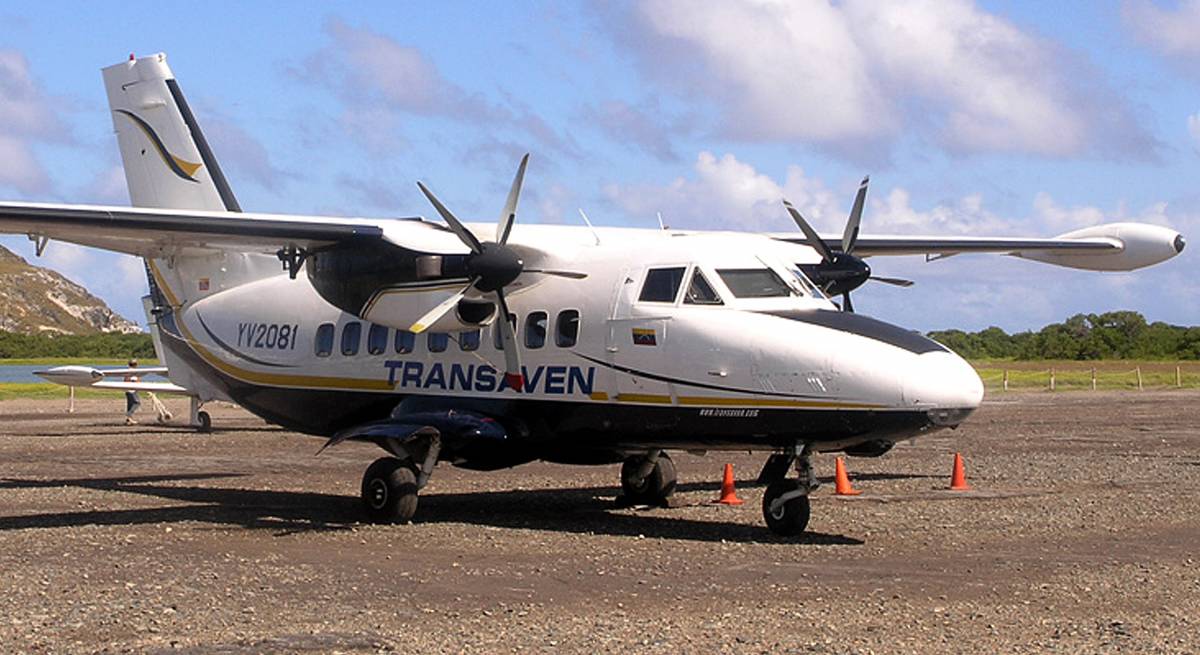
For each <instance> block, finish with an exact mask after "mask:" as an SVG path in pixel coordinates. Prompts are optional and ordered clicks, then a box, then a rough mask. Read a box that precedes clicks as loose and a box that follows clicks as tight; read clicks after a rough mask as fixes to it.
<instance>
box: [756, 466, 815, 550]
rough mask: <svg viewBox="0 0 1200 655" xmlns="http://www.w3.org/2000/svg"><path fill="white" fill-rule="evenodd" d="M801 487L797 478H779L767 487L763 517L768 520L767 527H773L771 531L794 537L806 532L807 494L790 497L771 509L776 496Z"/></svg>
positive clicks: (764, 496) (764, 495) (778, 496)
mask: <svg viewBox="0 0 1200 655" xmlns="http://www.w3.org/2000/svg"><path fill="white" fill-rule="evenodd" d="M799 488H800V482H799V481H797V480H777V481H775V482H772V483H771V486H769V487H767V492H766V493H765V494H763V518H764V519H766V520H767V527H768V528H770V529H771V532H774V533H775V534H777V535H780V536H784V537H793V536H795V535H798V534H800V533H801V532H804V528H807V527H808V516H809V503H808V496H807V495H802V496H795V497H793V498H789V499H788V500H786V501H784V502H783V503H781V504H780V505H779V507H776V508H775V509H774V511H772V509H771V505H772V504H773V503H774V502H775V499H776V498H780V497H782V496H783V495H784V494H787V493H789V492H792V491H796V490H797V489H799Z"/></svg>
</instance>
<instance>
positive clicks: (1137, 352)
mask: <svg viewBox="0 0 1200 655" xmlns="http://www.w3.org/2000/svg"><path fill="white" fill-rule="evenodd" d="M929 337H930V338H932V339H934V340H936V341H938V342H939V343H942V344H944V345H945V346H946V347H948V348H950V349H951V350H953V351H955V352H957V353H958V354H960V355H962V356H963V357H966V358H967V359H972V360H974V359H1016V360H1043V359H1059V360H1074V361H1080V360H1108V359H1144V360H1196V359H1200V327H1183V326H1178V325H1168V324H1166V323H1162V322H1154V323H1149V324H1147V323H1146V319H1145V318H1144V317H1143V316H1142V315H1141V314H1139V313H1137V312H1130V311H1120V312H1108V313H1106V314H1076V315H1075V316H1072V317H1071V318H1069V319H1067V320H1066V321H1065V322H1063V323H1054V324H1052V325H1047V326H1046V327H1044V328H1042V329H1041V330H1039V331H1038V332H1019V333H1017V334H1008V333H1006V332H1005V331H1004V330H1001V329H1000V328H998V327H990V328H988V329H986V330H982V331H980V332H963V331H962V330H940V331H935V332H930V333H929ZM1172 371H1173V369H1172ZM1172 374H1173V372H1172ZM1088 385H1089V387H1090V385H1091V381H1090V378H1089V381H1088Z"/></svg>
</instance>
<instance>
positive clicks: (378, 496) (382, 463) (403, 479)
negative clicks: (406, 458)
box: [362, 457, 417, 523]
mask: <svg viewBox="0 0 1200 655" xmlns="http://www.w3.org/2000/svg"><path fill="white" fill-rule="evenodd" d="M362 503H363V509H364V510H365V511H366V513H367V520H368V521H370V522H372V523H405V522H407V521H410V520H412V517H413V515H414V514H416V513H417V476H416V474H415V473H413V471H412V469H410V468H408V467H407V466H405V465H404V462H401V461H400V460H398V459H396V458H395V457H381V458H379V459H377V460H375V462H374V463H373V464H371V465H370V466H368V467H367V472H366V473H364V474H363V479H362Z"/></svg>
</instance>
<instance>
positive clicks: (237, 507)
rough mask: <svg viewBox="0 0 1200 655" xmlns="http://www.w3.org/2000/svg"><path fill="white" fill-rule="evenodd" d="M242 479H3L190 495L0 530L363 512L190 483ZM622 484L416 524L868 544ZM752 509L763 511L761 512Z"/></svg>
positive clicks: (54, 515) (4, 519)
mask: <svg viewBox="0 0 1200 655" xmlns="http://www.w3.org/2000/svg"><path fill="white" fill-rule="evenodd" d="M241 477H245V476H244V474H239V473H226V472H213V473H191V474H179V475H152V476H132V477H119V478H76V479H61V480H32V479H13V478H7V479H0V492H2V491H3V490H5V489H34V488H61V487H66V488H72V487H74V488H79V489H89V490H97V491H115V492H121V493H134V494H142V495H146V496H152V497H155V498H161V499H165V500H171V501H177V502H180V503H187V504H183V505H177V506H172V507H154V508H138V509H116V510H106V509H92V510H80V511H70V512H48V513H42V514H33V515H25V516H0V531H8V530H22V529H29V528H58V527H77V526H88V525H93V526H94V525H139V524H148V523H183V522H193V521H194V522H202V523H212V524H218V525H234V526H242V527H245V528H249V529H266V530H272V531H275V532H276V533H277V534H280V535H283V534H293V533H298V532H310V531H329V530H347V529H349V528H350V527H352V526H353V525H355V524H356V523H357V522H358V520H359V519H360V518H361V510H360V508H359V500H358V498H357V497H353V496H341V495H334V494H325V493H313V492H296V491H274V490H263V489H241V488H236V487H229V486H201V485H196V484H188V483H196V482H213V481H228V480H231V479H236V478H241ZM715 488H716V486H715V485H711V484H707V483H698V484H682V485H679V490H680V491H702V490H709V489H715ZM619 492H620V490H619V489H618V488H617V487H583V488H555V489H517V490H509V491H478V492H471V493H446V494H428V495H423V496H421V500H420V510H419V511H418V514H417V516H418V522H420V523H468V524H474V525H484V526H491V527H501V528H512V529H523V530H550V531H555V532H569V533H576V534H602V535H615V536H644V537H649V538H659V539H680V540H689V541H708V542H719V541H726V542H737V543H790V544H796V543H800V544H824V545H861V544H862V543H864V542H863V541H862V540H860V539H856V538H853V537H848V536H845V535H836V534H823V533H816V532H806V533H805V534H803V535H801V536H800V537H797V538H792V539H784V538H780V537H777V536H775V535H773V534H771V533H770V532H769V531H767V529H766V528H765V527H763V526H761V525H744V524H739V523H730V522H725V521H720V520H713V521H708V520H699V519H690V518H679V517H677V516H671V513H672V512H673V511H675V510H671V509H663V508H641V509H624V510H618V509H617V507H616V503H615V501H614V498H615V497H616V496H617V495H618V493H619ZM719 511H721V510H720V509H719V508H714V512H719ZM755 516H756V518H757V511H755ZM397 529H403V528H397Z"/></svg>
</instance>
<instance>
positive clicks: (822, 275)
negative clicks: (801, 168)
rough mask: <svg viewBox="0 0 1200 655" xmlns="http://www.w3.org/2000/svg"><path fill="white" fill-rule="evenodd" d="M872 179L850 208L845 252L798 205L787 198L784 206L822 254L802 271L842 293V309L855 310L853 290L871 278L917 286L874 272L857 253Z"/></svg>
mask: <svg viewBox="0 0 1200 655" xmlns="http://www.w3.org/2000/svg"><path fill="white" fill-rule="evenodd" d="M870 181H871V178H870V177H869V176H868V177H864V178H863V181H862V183H861V184H859V186H858V193H857V194H856V195H855V196H854V205H853V206H852V207H851V209H850V217H849V218H848V219H847V220H846V229H845V230H844V231H843V232H842V243H841V246H842V248H841V251H834V250H832V249H830V247H829V245H828V244H826V243H825V240H824V239H822V238H821V236H820V235H819V234H817V231H816V230H814V229H813V228H812V226H811V225H809V224H808V221H806V220H804V217H803V216H801V215H800V212H799V211H797V210H796V208H795V206H793V205H792V203H790V202H788V201H787V200H784V201H783V206H784V208H785V209H787V212H788V214H790V215H791V217H792V220H793V221H795V223H796V226H797V227H799V228H800V231H801V232H803V233H804V237H805V240H806V241H807V242H808V245H810V246H812V247H813V249H814V250H816V251H817V253H818V254H819V255H821V263H820V264H801V265H800V268H801V270H803V271H804V274H805V275H807V276H808V277H809V279H811V280H812V281H813V284H816V285H817V286H819V287H821V289H822V290H823V291H824V292H825V293H826V295H831V296H835V295H838V294H841V296H842V310H843V311H847V312H853V311H854V304H853V303H851V302H850V292H851V291H853V290H855V289H857V288H858V287H860V286H862V285H863V284H864V283H865V282H866V281H867V280H875V281H877V282H883V283H884V284H891V285H895V286H899V287H911V286H912V285H913V283H912V281H911V280H903V279H900V278H894V277H878V276H874V275H871V267H870V266H869V265H868V264H867V262H865V261H863V259H862V258H861V257H855V256H854V246H855V244H856V243H857V242H858V231H859V227H860V226H861V224H862V212H863V206H864V205H865V204H866V200H867V185H868V184H869V183H870Z"/></svg>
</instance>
